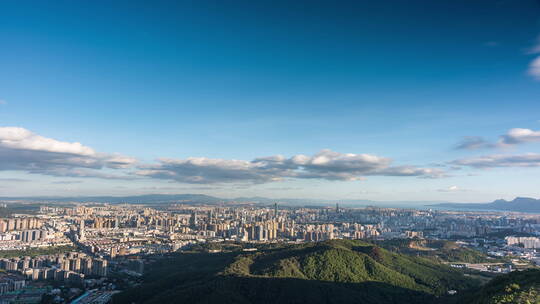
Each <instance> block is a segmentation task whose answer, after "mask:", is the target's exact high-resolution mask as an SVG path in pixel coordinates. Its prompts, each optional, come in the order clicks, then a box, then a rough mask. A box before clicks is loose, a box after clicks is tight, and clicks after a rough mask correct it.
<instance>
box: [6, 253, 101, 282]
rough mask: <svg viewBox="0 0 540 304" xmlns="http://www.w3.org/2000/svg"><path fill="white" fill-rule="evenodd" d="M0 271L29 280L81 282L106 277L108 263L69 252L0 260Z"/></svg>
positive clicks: (82, 254)
mask: <svg viewBox="0 0 540 304" xmlns="http://www.w3.org/2000/svg"><path fill="white" fill-rule="evenodd" d="M0 269H3V270H6V271H10V272H18V273H21V274H23V275H25V276H26V277H27V278H28V279H31V280H56V281H68V280H69V281H81V280H83V279H84V278H85V276H98V277H105V276H107V272H108V262H107V260H105V259H100V258H94V257H91V256H87V255H86V254H84V253H81V252H70V253H68V254H58V255H45V256H38V257H35V258H31V257H23V258H11V259H0Z"/></svg>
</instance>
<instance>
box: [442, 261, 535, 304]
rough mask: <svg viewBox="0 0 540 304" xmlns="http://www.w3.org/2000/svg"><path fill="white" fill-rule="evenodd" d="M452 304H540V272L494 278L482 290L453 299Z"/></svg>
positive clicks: (519, 273) (515, 273) (531, 270)
mask: <svg viewBox="0 0 540 304" xmlns="http://www.w3.org/2000/svg"><path fill="white" fill-rule="evenodd" d="M452 300H453V301H451V302H450V303H456V304H457V303H470V304H502V303H514V304H539V303H540V270H538V269H530V270H525V271H514V272H511V273H509V274H505V275H501V276H498V277H496V278H494V279H493V280H492V281H491V282H489V283H487V284H486V285H484V286H482V288H480V289H478V290H475V291H471V292H465V293H464V294H463V295H461V296H456V297H455V298H452Z"/></svg>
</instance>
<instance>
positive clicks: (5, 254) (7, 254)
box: [0, 246, 76, 258]
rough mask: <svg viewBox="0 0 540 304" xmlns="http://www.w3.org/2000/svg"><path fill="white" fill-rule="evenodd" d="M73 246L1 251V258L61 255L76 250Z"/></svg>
mask: <svg viewBox="0 0 540 304" xmlns="http://www.w3.org/2000/svg"><path fill="white" fill-rule="evenodd" d="M75 249H76V248H75V247H73V246H55V247H44V248H29V249H26V250H5V251H0V258H16V257H22V256H31V257H35V256H38V255H52V254H59V253H66V252H70V251H73V250H75Z"/></svg>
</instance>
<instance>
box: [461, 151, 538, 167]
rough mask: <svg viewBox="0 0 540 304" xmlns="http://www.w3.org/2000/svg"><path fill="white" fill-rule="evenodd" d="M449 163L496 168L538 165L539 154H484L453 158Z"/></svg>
mask: <svg viewBox="0 0 540 304" xmlns="http://www.w3.org/2000/svg"><path fill="white" fill-rule="evenodd" d="M451 164H454V165H458V166H466V167H472V168H483V169H489V168H497V167H540V154H538V153H526V154H518V155H506V154H497V155H486V156H479V157H470V158H462V159H458V160H454V161H452V162H451Z"/></svg>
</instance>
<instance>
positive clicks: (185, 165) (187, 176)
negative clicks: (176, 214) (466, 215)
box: [136, 150, 444, 184]
mask: <svg viewBox="0 0 540 304" xmlns="http://www.w3.org/2000/svg"><path fill="white" fill-rule="evenodd" d="M391 163H392V160H391V159H389V158H385V157H380V156H376V155H371V154H353V153H346V154H344V153H338V152H334V151H331V150H322V151H320V152H319V153H317V154H315V155H313V156H307V155H303V154H298V155H294V156H292V157H290V158H286V157H284V156H282V155H275V156H269V157H261V158H255V159H254V160H252V161H245V160H226V159H210V158H205V157H199V158H187V159H160V160H159V163H157V164H153V165H144V166H140V169H141V170H139V171H138V172H136V174H137V175H139V176H144V177H151V178H158V179H167V180H174V181H178V182H182V183H199V184H212V183H238V182H240V183H241V182H250V183H266V182H271V181H278V180H283V179H287V178H295V179H324V180H335V181H354V180H362V179H364V178H365V176H375V175H378V176H417V177H424V178H437V177H442V176H444V172H443V171H442V170H440V169H433V168H419V167H415V166H391Z"/></svg>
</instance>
